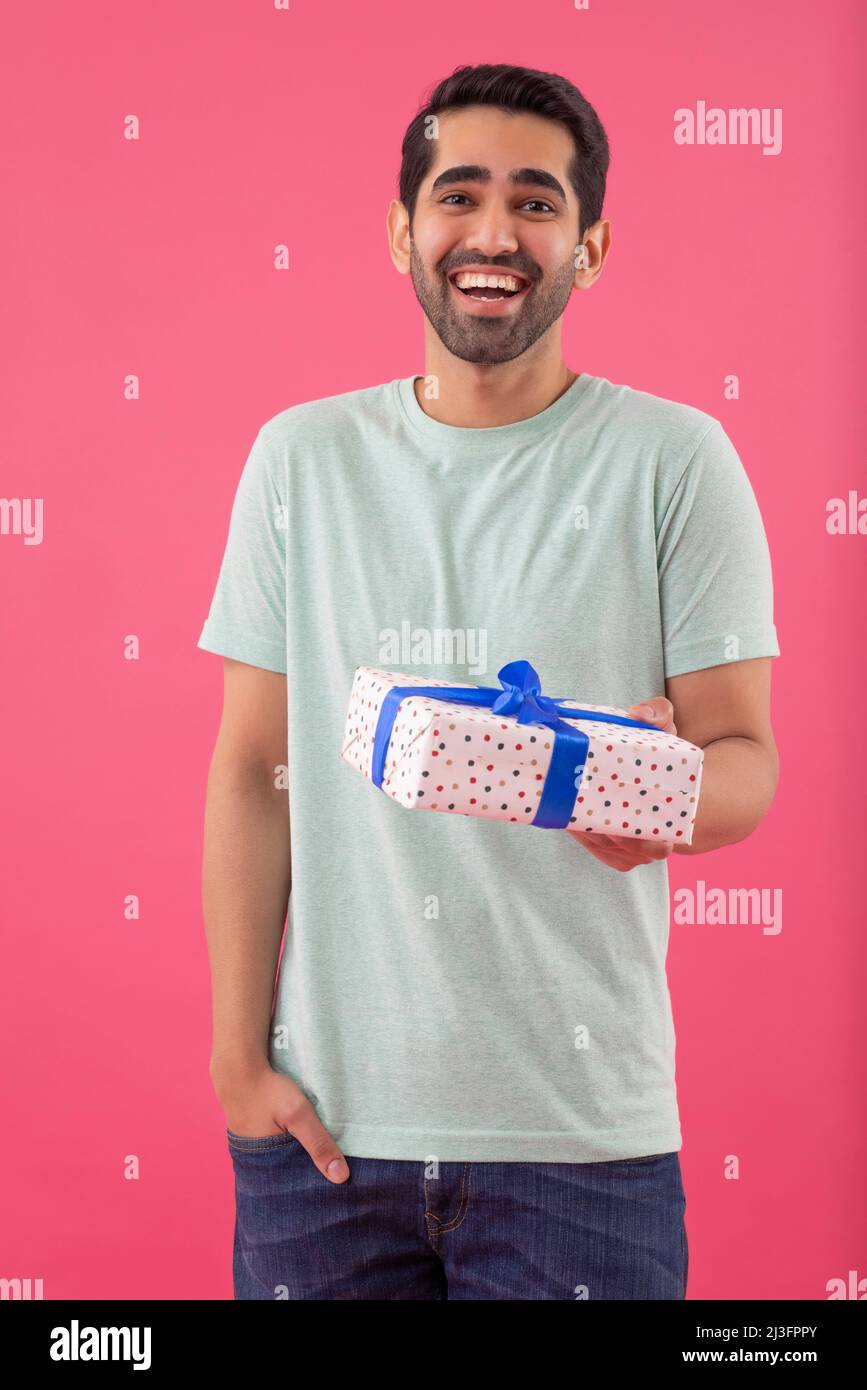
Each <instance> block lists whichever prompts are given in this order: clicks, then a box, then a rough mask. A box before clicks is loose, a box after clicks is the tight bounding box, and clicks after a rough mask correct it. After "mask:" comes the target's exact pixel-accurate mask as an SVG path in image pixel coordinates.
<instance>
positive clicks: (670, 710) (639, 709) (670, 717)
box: [628, 695, 675, 733]
mask: <svg viewBox="0 0 867 1390" xmlns="http://www.w3.org/2000/svg"><path fill="white" fill-rule="evenodd" d="M628 713H629V714H631V715H632V716H633V718H635V719H641V720H643V721H644V723H645V724H658V725H659V727H660V728H661V729H665V730H667V731H669V732H671V733H674V732H675V728H674V706H673V705H672V703H671V701H670V700H669V699H668V698H667V697H666V696H665V695H655V696H653V698H652V699H650V700H641V701H640V702H639V703H638V704H637V705H630V707H629V710H628Z"/></svg>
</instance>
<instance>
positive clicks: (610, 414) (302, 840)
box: [198, 373, 779, 1162]
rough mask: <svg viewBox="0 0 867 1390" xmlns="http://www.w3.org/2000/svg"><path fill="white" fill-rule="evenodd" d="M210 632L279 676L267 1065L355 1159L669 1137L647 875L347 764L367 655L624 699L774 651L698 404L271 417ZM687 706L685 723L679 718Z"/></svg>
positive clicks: (350, 398)
mask: <svg viewBox="0 0 867 1390" xmlns="http://www.w3.org/2000/svg"><path fill="white" fill-rule="evenodd" d="M198 645H199V646H200V647H203V648H205V649H206V650H207V651H211V652H216V653H219V654H222V655H224V656H229V657H234V658H235V659H236V660H238V661H244V662H248V663H250V664H252V665H255V666H262V667H265V668H267V669H268V670H272V671H283V672H286V673H287V715H288V738H289V743H288V768H289V793H288V795H289V809H290V823H291V829H290V836H291V856H292V889H291V894H290V901H289V915H288V919H287V930H286V939H285V945H284V950H283V955H282V959H281V964H280V973H279V980H278V987H277V996H276V1001H275V1014H274V1019H273V1031H272V1039H271V1062H272V1065H273V1066H274V1067H276V1068H277V1069H278V1070H280V1071H282V1072H284V1073H286V1074H287V1075H289V1076H291V1077H292V1078H294V1080H295V1081H297V1082H298V1084H299V1085H300V1086H301V1087H302V1088H303V1089H304V1091H305V1092H306V1093H307V1095H308V1096H309V1097H310V1099H311V1100H312V1101H313V1103H314V1105H315V1106H316V1109H317V1112H318V1114H319V1117H320V1119H321V1120H322V1122H323V1124H324V1125H325V1127H326V1128H327V1129H328V1130H329V1131H330V1132H331V1133H332V1134H333V1136H334V1138H335V1139H336V1141H337V1143H338V1144H339V1145H340V1147H341V1148H342V1150H343V1152H344V1153H346V1154H347V1155H350V1156H351V1155H358V1156H361V1157H369V1158H393V1159H416V1160H423V1159H425V1158H428V1157H429V1156H432V1155H433V1156H436V1157H438V1158H439V1159H440V1160H442V1161H444V1162H448V1161H460V1160H464V1161H479V1162H481V1161H486V1160H487V1161H516V1160H524V1161H535V1162H593V1161H599V1160H605V1159H617V1158H630V1157H638V1156H640V1155H645V1154H653V1153H663V1152H669V1151H672V1150H677V1149H680V1147H681V1142H682V1141H681V1130H680V1123H679V1115H678V1107H677V1095H676V1089H675V1035H674V1026H673V1021H672V1013H671V1004H670V999H669V993H668V985H667V980H666V973H665V959H666V952H667V947H668V935H669V895H668V866H667V863H666V861H664V860H663V861H659V862H657V863H654V864H648V865H642V866H640V867H638V868H635V869H632V870H631V871H630V872H628V873H621V872H618V871H617V870H616V869H612V868H608V867H607V866H606V865H604V864H602V863H600V862H599V861H598V860H597V859H596V858H594V856H593V855H591V854H590V853H589V852H588V851H587V850H586V849H585V848H584V847H583V846H582V845H581V844H579V843H578V842H577V841H576V840H574V839H573V838H572V837H571V836H570V835H569V834H567V833H566V831H565V830H543V829H540V828H535V827H532V826H526V825H520V824H516V823H511V822H504V821H490V820H475V819H472V818H468V817H465V816H457V815H448V814H438V813H434V812H426V811H421V810H412V811H409V810H405V809H403V808H402V807H401V806H399V805H398V804H397V803H396V802H394V801H393V800H392V799H391V798H390V797H388V796H386V795H384V794H383V793H382V792H381V791H380V790H378V789H377V788H376V787H374V786H373V785H372V783H371V782H370V781H368V780H367V779H365V778H364V777H362V776H360V775H359V774H358V772H357V771H355V770H353V769H352V768H351V767H350V766H349V764H348V763H347V762H345V761H344V760H343V759H342V757H341V747H342V741H343V733H344V724H345V719H346V711H347V704H348V701H349V693H350V688H351V686H352V679H353V674H354V672H355V669H356V667H357V666H374V667H378V668H380V669H384V670H389V671H392V670H397V671H405V672H411V673H414V674H427V675H430V676H433V677H441V678H446V679H451V680H454V681H458V682H461V681H463V682H467V681H468V682H471V683H475V684H480V685H488V686H491V685H493V686H496V685H498V683H499V682H498V679H497V672H498V670H499V669H500V667H501V666H503V665H505V663H506V662H509V661H514V660H517V659H520V658H526V659H527V660H529V661H530V662H531V663H532V665H533V666H534V667H535V668H536V670H537V671H538V673H539V675H540V677H541V681H542V691H543V693H544V694H546V695H552V696H555V697H558V698H570V699H576V700H578V701H580V702H588V703H591V704H602V705H614V706H617V707H620V708H623V709H626V708H628V707H629V706H630V705H632V704H633V703H635V702H636V701H638V700H640V699H642V698H645V697H649V696H652V695H660V694H664V693H665V683H664V682H665V677H666V676H674V675H679V674H681V673H682V672H685V671H694V670H698V669H701V668H703V667H708V666H716V665H721V664H722V663H724V662H726V661H730V660H737V659H740V660H746V659H747V658H750V657H758V656H778V655H779V647H778V644H777V636H776V631H775V628H774V623H773V593H772V577H771V567H770V561H769V555H768V547H767V542H766V539H765V533H764V529H763V526H762V521H761V516H760V513H759V509H758V506H757V503H756V500H755V496H754V493H753V491H752V488H751V485H750V483H749V480H748V478H747V475H746V472H745V471H744V468H743V465H742V464H741V461H740V459H739V457H738V454H737V453H736V451H735V449H734V446H733V445H732V443H731V441H730V440H729V438H728V436H727V434H726V433H725V431H724V429H723V427H722V425H721V424H720V423H719V421H717V420H715V419H714V418H713V417H712V416H710V415H708V414H706V413H705V412H703V411H701V410H698V409H695V408H694V407H692V406H688V405H683V404H680V403H677V402H672V401H667V400H664V399H662V398H660V397H657V396H653V395H650V394H649V393H647V392H644V391H637V390H634V389H633V388H631V387H629V386H624V385H616V384H613V383H612V382H610V381H608V380H607V379H606V378H604V377H595V376H591V375H589V374H587V373H583V374H581V375H580V376H579V377H578V378H577V379H576V380H575V381H574V382H573V383H572V385H571V386H570V387H569V389H568V390H567V391H566V392H565V393H564V394H563V395H562V396H560V397H559V399H558V400H556V401H555V402H554V403H553V405H551V406H549V407H548V409H547V410H544V411H542V412H541V413H540V414H538V415H535V416H532V417H531V418H530V419H527V420H521V421H518V422H516V423H515V424H510V425H502V426H496V427H491V428H482V429H471V428H457V427H455V426H452V425H444V424H441V423H440V422H438V421H436V420H433V419H432V418H431V417H430V416H428V415H426V414H425V412H424V411H423V410H422V409H421V407H420V405H419V404H418V401H417V400H416V397H415V393H414V390H413V378H412V377H406V378H403V379H398V380H396V381H390V382H388V383H387V384H385V385H381V386H374V387H369V388H366V389H363V390H358V391H350V392H347V393H345V394H343V395H339V396H333V397H330V398H327V399H325V400H320V401H311V402H308V403H305V404H302V405H296V406H292V407H291V408H289V409H287V410H284V411H282V412H281V413H280V414H278V415H275V416H274V417H273V419H271V420H268V421H267V422H266V423H265V424H263V426H262V428H261V429H260V431H259V433H258V435H257V437H256V439H255V441H254V443H253V446H252V448H251V451H250V454H249V457H248V458H247V461H246V465H245V467H244V470H243V473H242V476H241V479H240V483H239V485H238V489H237V494H236V496H235V501H234V507H233V510H232V516H231V522H230V526H229V535H228V541H227V545H226V550H225V555H224V558H223V562H222V567H221V569H220V573H219V579H218V583H217V587H216V592H215V594H214V597H213V602H212V604H211V608H210V613H209V616H208V618H207V621H206V622H205V625H204V628H203V631H202V633H201V636H200V638H199V641H198ZM675 716H676V712H675Z"/></svg>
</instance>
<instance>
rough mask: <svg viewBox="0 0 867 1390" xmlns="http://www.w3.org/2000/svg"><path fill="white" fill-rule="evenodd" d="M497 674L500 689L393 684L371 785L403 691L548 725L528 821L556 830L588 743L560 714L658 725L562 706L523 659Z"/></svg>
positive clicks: (378, 782) (379, 728) (568, 809)
mask: <svg viewBox="0 0 867 1390" xmlns="http://www.w3.org/2000/svg"><path fill="white" fill-rule="evenodd" d="M497 676H498V678H499V681H500V687H501V688H500V689H497V687H496V686H492V685H477V686H473V687H468V686H464V685H395V686H393V687H392V689H391V690H389V691H388V692H387V694H386V695H385V697H384V699H383V701H382V708H381V709H380V711H379V719H378V721H377V725H376V734H375V735H374V739H373V762H372V765H371V771H370V778H371V781H372V782H373V784H374V786H377V787H380V788H381V787H382V779H383V776H384V775H385V759H386V755H387V753H388V745H389V742H390V740H391V731H392V729H393V728H394V721H395V719H396V718H397V712H398V709H399V708H400V703H401V701H402V700H404V699H405V698H406V696H407V695H423V696H429V697H432V698H433V699H435V700H445V701H447V702H448V703H449V704H461V705H484V706H488V707H489V708H490V710H491V713H492V714H506V715H510V716H514V717H515V720H516V722H517V723H518V724H542V725H544V726H545V728H548V729H552V730H553V732H554V748H553V750H552V753H551V763H550V766H549V768H548V775H547V777H546V778H545V784H544V786H543V788H542V795H541V796H540V798H539V805H538V807H537V810H536V814H535V816H534V817H533V819H532V821H529V822H528V824H530V825H538V826H540V827H541V828H542V829H544V830H562V829H563V828H564V826H567V825H568V824H569V821H570V819H571V816H572V811H573V808H574V806H575V797H576V796H577V794H578V788H579V786H580V785H581V776H582V774H583V772H584V767H585V764H586V762H587V750H588V748H589V746H590V738H589V736H588V735H587V734H586V733H585V732H584V730H583V729H576V728H575V727H574V726H573V725H571V724H567V723H566V722H565V719H563V718H561V716H565V718H566V719H595V720H598V721H599V722H600V723H605V724H624V725H627V726H628V727H629V728H632V729H653V730H654V731H655V732H656V733H659V732H660V730H659V727H658V725H656V724H645V723H644V722H643V721H642V720H640V719H629V718H628V716H626V715H624V714H600V712H599V711H598V710H589V709H570V708H566V707H565V706H564V704H563V699H564V697H562V696H561V698H560V699H554V698H553V697H551V696H548V695H543V694H542V683H541V681H540V679H539V674H538V672H537V671H536V670H534V668H533V667H532V666H531V665H530V663H529V661H509V662H507V664H506V665H505V666H501V667H500V670H499V671H498V672H497Z"/></svg>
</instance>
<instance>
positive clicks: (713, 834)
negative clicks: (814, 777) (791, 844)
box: [674, 738, 779, 854]
mask: <svg viewBox="0 0 867 1390" xmlns="http://www.w3.org/2000/svg"><path fill="white" fill-rule="evenodd" d="M778 776H779V760H778V758H777V751H776V748H775V747H773V746H768V747H766V746H765V745H764V744H761V743H757V742H756V741H755V740H753V739H749V738H720V739H715V740H714V741H713V742H711V743H708V744H707V745H706V746H705V748H704V769H703V772H702V780H701V790H700V793H699V800H698V813H697V815H696V818H695V825H694V827H693V838H692V844H690V845H676V846H675V848H674V853H675V854H705V853H706V852H707V851H708V850H714V849H720V848H721V847H722V846H723V845H731V844H735V843H736V841H738V840H744V839H746V837H747V836H748V835H751V834H752V832H753V831H754V830H755V828H756V826H757V825H759V823H760V822H761V821H762V820H763V819H764V817H765V815H766V814H767V812H768V810H769V808H770V805H771V802H772V801H773V799H774V793H775V791H776V788H777V780H778Z"/></svg>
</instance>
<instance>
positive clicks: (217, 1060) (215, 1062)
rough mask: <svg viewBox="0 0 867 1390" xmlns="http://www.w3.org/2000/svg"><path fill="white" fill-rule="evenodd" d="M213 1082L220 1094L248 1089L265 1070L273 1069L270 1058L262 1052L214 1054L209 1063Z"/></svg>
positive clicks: (229, 1093)
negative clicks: (245, 1055)
mask: <svg viewBox="0 0 867 1390" xmlns="http://www.w3.org/2000/svg"><path fill="white" fill-rule="evenodd" d="M208 1070H209V1072H210V1077H211V1082H212V1084H213V1087H214V1090H215V1091H216V1093H217V1095H218V1096H222V1095H224V1094H225V1095H231V1094H233V1093H235V1092H236V1091H238V1090H246V1089H247V1088H248V1087H249V1086H250V1085H252V1084H253V1083H254V1082H255V1081H257V1080H259V1078H260V1077H262V1076H263V1075H264V1073H265V1072H268V1071H270V1070H271V1063H270V1061H269V1059H268V1058H267V1057H266V1056H265V1055H263V1054H262V1053H257V1054H254V1055H252V1056H247V1057H239V1056H238V1055H237V1054H232V1055H228V1056H227V1055H224V1054H214V1055H212V1057H211V1060H210V1063H209V1065H208Z"/></svg>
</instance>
